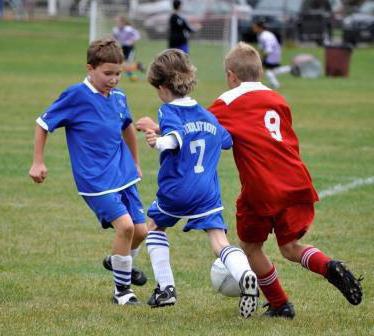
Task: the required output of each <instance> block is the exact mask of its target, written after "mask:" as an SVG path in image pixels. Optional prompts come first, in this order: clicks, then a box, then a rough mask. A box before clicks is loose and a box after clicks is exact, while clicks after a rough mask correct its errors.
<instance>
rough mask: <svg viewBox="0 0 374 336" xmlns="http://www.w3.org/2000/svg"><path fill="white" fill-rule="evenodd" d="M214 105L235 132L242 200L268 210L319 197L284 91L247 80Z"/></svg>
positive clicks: (259, 211) (260, 210) (269, 212)
mask: <svg viewBox="0 0 374 336" xmlns="http://www.w3.org/2000/svg"><path fill="white" fill-rule="evenodd" d="M209 110H210V111H211V112H212V113H213V114H214V115H215V116H216V117H217V119H218V120H219V122H220V123H221V124H222V126H224V127H225V128H226V129H227V130H228V131H229V132H230V133H231V135H232V137H233V141H234V146H233V153H234V159H235V162H236V166H237V168H238V170H239V176H240V181H241V185H242V191H241V194H240V196H239V199H240V202H241V204H243V202H244V204H246V206H247V207H248V208H249V209H251V210H253V211H254V212H256V213H257V214H258V215H260V216H269V215H274V214H276V213H278V212H279V211H280V210H282V209H284V208H287V207H289V206H291V205H294V204H297V203H305V202H315V201H318V195H317V193H316V191H315V189H314V187H313V185H312V180H311V177H310V175H309V172H308V170H307V168H306V166H305V165H304V163H303V162H302V161H301V158H300V154H299V144H298V139H297V136H296V134H295V132H294V130H293V129H292V118H291V111H290V108H289V106H288V104H287V102H286V101H285V100H284V98H283V97H282V96H280V95H279V94H278V93H276V92H274V91H272V90H270V89H269V88H267V87H266V86H264V85H262V84H261V83H258V82H244V83H242V84H241V85H240V86H239V87H237V88H234V89H232V90H229V91H227V92H225V93H223V94H222V95H221V96H220V97H219V98H218V99H217V100H216V101H215V102H214V103H213V105H212V106H211V107H210V108H209Z"/></svg>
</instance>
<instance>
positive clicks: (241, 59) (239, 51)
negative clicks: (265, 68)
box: [225, 42, 262, 82]
mask: <svg viewBox="0 0 374 336" xmlns="http://www.w3.org/2000/svg"><path fill="white" fill-rule="evenodd" d="M225 70H226V71H229V70H230V71H232V72H233V73H234V74H235V75H236V76H237V77H238V79H239V80H240V81H242V82H258V81H260V79H261V77H262V62H261V57H260V54H259V53H258V51H257V50H256V49H255V48H254V47H252V46H251V45H249V44H247V43H244V42H239V43H238V44H237V45H236V46H235V47H233V48H232V49H231V50H230V51H229V52H228V54H227V55H226V57H225Z"/></svg>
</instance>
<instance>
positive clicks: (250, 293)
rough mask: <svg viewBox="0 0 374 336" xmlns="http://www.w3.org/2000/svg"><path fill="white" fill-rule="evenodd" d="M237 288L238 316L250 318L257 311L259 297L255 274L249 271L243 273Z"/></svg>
mask: <svg viewBox="0 0 374 336" xmlns="http://www.w3.org/2000/svg"><path fill="white" fill-rule="evenodd" d="M239 287H240V299H239V312H240V315H241V316H243V317H244V318H248V317H251V316H252V315H253V314H254V313H255V311H256V309H257V305H258V298H259V296H260V292H259V290H258V284H257V277H256V274H255V273H254V272H253V271H251V270H247V271H244V273H243V274H242V276H241V278H240V282H239Z"/></svg>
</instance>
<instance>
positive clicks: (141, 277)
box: [103, 255, 148, 286]
mask: <svg viewBox="0 0 374 336" xmlns="http://www.w3.org/2000/svg"><path fill="white" fill-rule="evenodd" d="M103 266H104V268H105V269H107V270H108V271H113V268H112V261H111V260H110V255H109V256H106V257H105V258H104V260H103ZM147 280H148V279H147V276H146V275H145V274H144V272H142V271H141V270H139V269H137V268H136V267H133V268H132V269H131V284H132V285H135V286H143V285H144V284H145V283H146V282H147Z"/></svg>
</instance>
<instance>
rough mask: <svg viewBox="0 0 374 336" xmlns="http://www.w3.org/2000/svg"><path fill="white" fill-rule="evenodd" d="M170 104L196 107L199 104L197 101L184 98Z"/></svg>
mask: <svg viewBox="0 0 374 336" xmlns="http://www.w3.org/2000/svg"><path fill="white" fill-rule="evenodd" d="M169 104H171V105H177V106H194V105H196V104H197V101H196V100H195V99H192V98H191V97H183V98H177V99H174V100H173V101H171V102H169Z"/></svg>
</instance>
